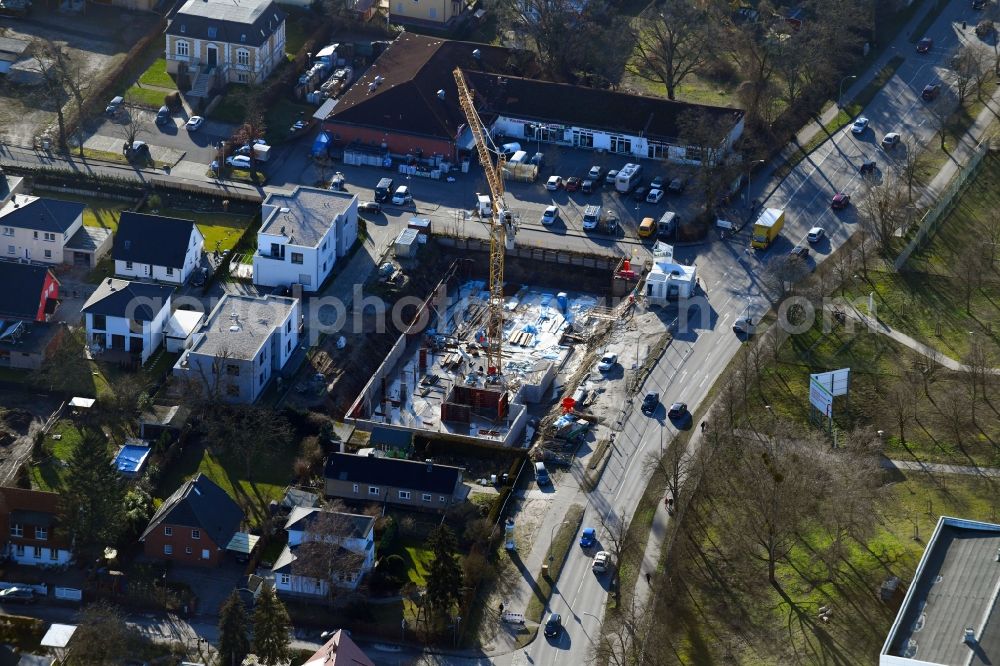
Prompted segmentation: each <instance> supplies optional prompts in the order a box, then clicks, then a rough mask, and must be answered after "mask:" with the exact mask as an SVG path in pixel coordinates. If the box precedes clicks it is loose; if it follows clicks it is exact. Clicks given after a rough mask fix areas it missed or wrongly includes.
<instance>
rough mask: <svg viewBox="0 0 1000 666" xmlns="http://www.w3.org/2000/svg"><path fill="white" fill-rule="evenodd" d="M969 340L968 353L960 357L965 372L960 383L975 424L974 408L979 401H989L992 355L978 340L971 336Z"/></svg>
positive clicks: (992, 377)
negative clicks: (963, 387) (964, 390)
mask: <svg viewBox="0 0 1000 666" xmlns="http://www.w3.org/2000/svg"><path fill="white" fill-rule="evenodd" d="M971 338H972V339H971V340H969V351H967V352H966V353H965V355H964V356H963V357H962V364H963V365H964V366H965V372H963V373H962V382H963V384H964V385H965V389H966V392H967V394H968V398H969V402H968V405H969V413H970V415H971V416H972V422H973V423H975V422H976V406H977V405H978V404H979V402H980V400H986V401H988V400H989V395H990V390H989V388H990V386H991V385H992V384H993V383H994V382H993V380H994V378H995V377H994V375H993V366H994V362H993V355H992V354H990V352H989V350H988V349H987V348H986V346H985V345H984V344H983V342H982V341H981V340H980V339H979V336H977V335H973V336H971Z"/></svg>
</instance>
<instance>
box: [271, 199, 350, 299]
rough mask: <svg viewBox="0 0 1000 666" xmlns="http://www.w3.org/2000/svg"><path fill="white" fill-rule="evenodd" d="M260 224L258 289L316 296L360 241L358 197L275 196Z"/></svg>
mask: <svg viewBox="0 0 1000 666" xmlns="http://www.w3.org/2000/svg"><path fill="white" fill-rule="evenodd" d="M261 219H262V222H261V226H260V231H258V232H257V252H256V253H255V254H254V257H253V282H254V284H256V285H258V286H262V287H288V286H290V285H293V284H300V285H302V290H303V291H307V292H310V291H316V290H317V289H319V288H320V286H321V285H322V284H323V282H324V281H325V280H326V278H327V277H328V276H329V275H330V273H331V271H333V267H334V265H336V263H337V259H339V258H341V257H343V256H345V255H346V254H347V253H348V252H350V250H351V248H352V247H353V246H354V241H355V240H357V238H358V197H357V195H355V194H348V193H346V192H335V191H332V190H321V189H317V188H315V187H296V188H295V189H294V190H292V191H291V192H271V193H269V194H268V195H267V197H265V199H264V204H263V205H262V206H261Z"/></svg>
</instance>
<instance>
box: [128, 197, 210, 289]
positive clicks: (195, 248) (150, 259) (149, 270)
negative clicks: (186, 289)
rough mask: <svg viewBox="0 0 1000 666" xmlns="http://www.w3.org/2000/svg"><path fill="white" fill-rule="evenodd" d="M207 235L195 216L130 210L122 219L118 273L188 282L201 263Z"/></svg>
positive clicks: (142, 277)
mask: <svg viewBox="0 0 1000 666" xmlns="http://www.w3.org/2000/svg"><path fill="white" fill-rule="evenodd" d="M204 249H205V237H204V236H203V235H202V233H201V231H200V230H199V229H198V225H196V224H195V223H194V222H192V221H191V220H182V219H180V218H176V217H163V216H162V215H145V214H143V213H133V212H130V211H126V212H124V213H122V215H121V218H120V219H119V220H118V231H117V232H116V233H115V245H114V250H113V251H112V254H111V256H112V257H113V258H114V260H115V275H117V276H119V277H124V278H138V279H143V280H156V281H157V282H167V283H170V284H178V285H180V284H184V282H186V281H187V279H188V277H190V275H191V272H192V271H194V269H195V268H197V267H198V266H199V265H200V264H201V257H202V254H203V252H204Z"/></svg>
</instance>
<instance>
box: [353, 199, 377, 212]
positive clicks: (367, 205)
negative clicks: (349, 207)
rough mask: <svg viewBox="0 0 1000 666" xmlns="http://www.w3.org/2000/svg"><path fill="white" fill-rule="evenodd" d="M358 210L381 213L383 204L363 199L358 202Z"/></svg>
mask: <svg viewBox="0 0 1000 666" xmlns="http://www.w3.org/2000/svg"><path fill="white" fill-rule="evenodd" d="M358 210H359V211H364V212H366V213H381V212H382V204H380V203H379V202H377V201H362V202H361V203H359V204H358Z"/></svg>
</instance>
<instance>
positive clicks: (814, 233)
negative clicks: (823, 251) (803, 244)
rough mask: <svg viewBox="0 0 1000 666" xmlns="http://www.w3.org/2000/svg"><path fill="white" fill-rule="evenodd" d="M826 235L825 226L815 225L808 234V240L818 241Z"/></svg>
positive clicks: (811, 241)
mask: <svg viewBox="0 0 1000 666" xmlns="http://www.w3.org/2000/svg"><path fill="white" fill-rule="evenodd" d="M825 237H826V229H824V228H823V227H813V228H812V229H810V230H809V233H808V234H806V240H807V241H809V242H810V243H818V242H820V241H821V240H823V239H824V238H825Z"/></svg>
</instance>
